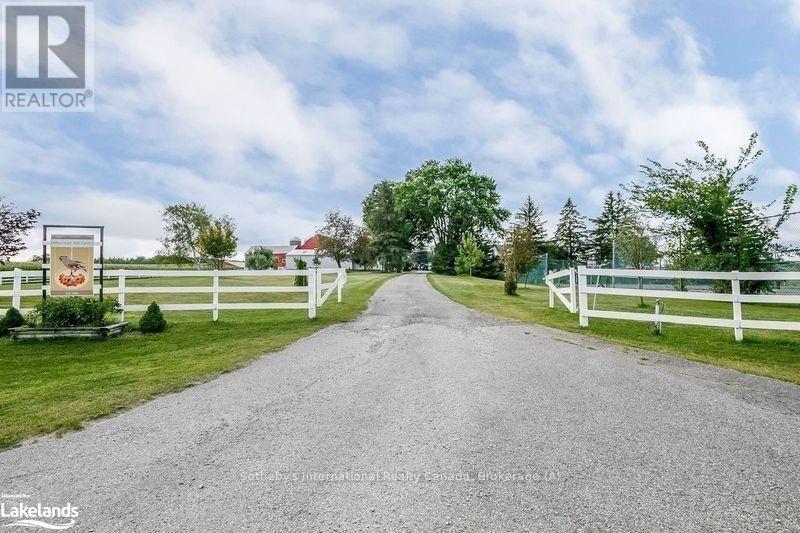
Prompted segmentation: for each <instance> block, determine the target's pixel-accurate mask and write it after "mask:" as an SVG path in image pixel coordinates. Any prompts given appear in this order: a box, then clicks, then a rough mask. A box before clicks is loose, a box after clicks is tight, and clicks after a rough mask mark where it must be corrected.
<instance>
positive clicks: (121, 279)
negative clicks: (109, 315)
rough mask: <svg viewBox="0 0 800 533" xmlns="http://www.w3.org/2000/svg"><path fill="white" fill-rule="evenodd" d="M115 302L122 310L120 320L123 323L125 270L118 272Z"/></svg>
mask: <svg viewBox="0 0 800 533" xmlns="http://www.w3.org/2000/svg"><path fill="white" fill-rule="evenodd" d="M117 291H118V292H117V301H118V302H119V306H120V307H121V308H122V313H121V316H120V320H122V321H125V270H120V271H119V278H118V281H117Z"/></svg>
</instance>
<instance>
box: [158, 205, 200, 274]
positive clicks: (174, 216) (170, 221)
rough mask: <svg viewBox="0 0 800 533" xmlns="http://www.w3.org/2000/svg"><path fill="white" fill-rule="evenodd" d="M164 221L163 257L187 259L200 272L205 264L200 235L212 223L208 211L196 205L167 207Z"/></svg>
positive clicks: (163, 215)
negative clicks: (203, 263)
mask: <svg viewBox="0 0 800 533" xmlns="http://www.w3.org/2000/svg"><path fill="white" fill-rule="evenodd" d="M161 219H162V220H163V221H164V237H163V238H162V239H161V243H162V245H163V246H164V252H163V253H162V255H171V256H175V257H185V258H186V259H189V260H191V261H192V262H194V264H195V267H196V268H197V269H198V270H199V269H200V266H201V264H202V262H203V252H202V250H201V248H200V234H201V233H202V231H203V230H204V229H205V228H207V227H208V226H209V225H210V224H211V221H212V216H211V214H209V212H208V210H207V209H206V208H205V207H204V206H202V205H200V204H196V203H194V202H193V203H189V204H175V205H170V206H167V207H166V208H165V209H164V213H163V214H162V216H161Z"/></svg>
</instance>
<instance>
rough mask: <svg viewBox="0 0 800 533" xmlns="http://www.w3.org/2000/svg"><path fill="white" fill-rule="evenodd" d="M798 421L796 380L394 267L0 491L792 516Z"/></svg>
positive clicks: (132, 505)
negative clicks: (274, 346)
mask: <svg viewBox="0 0 800 533" xmlns="http://www.w3.org/2000/svg"><path fill="white" fill-rule="evenodd" d="M798 435H800V387H798V386H796V385H792V384H789V383H784V382H779V381H775V380H770V379H767V378H761V377H756V376H747V375H743V374H739V373H736V372H732V371H728V370H724V369H719V368H715V367H710V366H706V365H701V364H697V363H692V362H689V361H684V360H680V359H676V358H672V357H669V356H664V355H658V354H652V353H645V352H638V351H635V350H624V349H622V348H619V347H616V346H613V345H609V344H605V343H602V342H600V341H597V340H594V339H589V338H586V337H582V336H580V335H573V334H568V333H564V332H561V331H557V330H551V329H549V328H545V327H540V326H534V325H523V324H517V323H512V322H508V321H504V320H499V319H496V318H493V317H490V316H486V315H482V314H478V313H475V312H473V311H471V310H469V309H467V308H465V307H463V306H460V305H458V304H455V303H453V302H451V301H450V300H448V299H447V298H445V297H444V296H442V295H441V294H439V293H438V292H436V291H435V290H434V289H433V288H432V287H430V285H429V284H428V282H427V281H426V279H425V277H424V276H423V275H405V276H400V277H398V278H395V279H392V280H389V281H388V282H387V283H386V284H385V285H384V286H383V287H382V288H381V289H379V291H378V292H377V293H376V294H375V296H374V297H373V300H372V302H371V303H370V307H369V309H368V310H367V311H366V312H365V313H364V314H363V315H361V316H360V317H359V318H358V319H357V320H355V321H353V322H350V323H346V324H339V325H336V326H332V327H330V328H327V329H325V330H322V331H320V332H318V333H316V334H315V335H312V336H310V337H307V338H305V339H303V340H301V341H299V342H297V343H295V344H293V345H291V346H289V347H288V348H286V349H285V350H283V351H281V352H278V353H274V354H270V355H268V356H266V357H263V358H261V359H259V360H258V361H256V362H255V363H254V364H252V365H250V366H248V367H246V368H244V369H241V370H238V371H236V372H232V373H229V374H226V375H224V376H221V377H220V378H219V379H216V380H214V381H212V382H209V383H205V384H202V385H199V386H197V387H193V388H191V389H188V390H185V391H182V392H180V393H176V394H172V395H168V396H164V397H160V398H157V399H155V400H153V401H151V402H149V403H147V404H145V405H142V406H139V407H137V408H134V409H132V410H130V411H128V412H125V413H122V414H120V415H119V416H115V417H112V418H109V419H106V420H103V421H101V422H98V423H96V424H92V425H91V426H90V427H89V428H87V429H86V430H84V431H81V432H77V433H72V434H69V435H66V436H65V437H63V438H60V439H44V440H42V441H40V442H35V443H30V444H26V445H24V446H22V447H19V448H16V449H12V450H8V451H6V452H2V453H0V492H2V493H4V494H6V495H15V494H27V495H30V498H29V499H27V500H25V501H26V502H27V503H29V504H35V503H37V502H40V501H41V502H42V504H44V505H65V504H66V503H67V502H70V503H71V504H73V505H75V506H77V507H78V508H79V510H80V516H79V517H78V518H77V521H76V525H75V527H74V528H72V529H71V530H70V531H90V530H93V531H178V530H180V531H233V530H249V531H252V530H264V531H266V530H295V531H296V530H314V531H320V530H376V529H380V530H399V529H409V530H451V529H452V530H458V531H461V530H470V531H472V530H538V531H542V530H564V531H606V530H613V531H641V530H676V531H708V530H751V531H792V530H798V529H800V491H798V487H800V439H798ZM2 501H3V502H5V503H6V505H7V506H8V505H9V503H12V502H14V501H18V500H13V499H11V500H9V499H6V498H4V499H3V500H2ZM7 521H8V519H0V524H4V523H6V522H7Z"/></svg>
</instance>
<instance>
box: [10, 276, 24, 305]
mask: <svg viewBox="0 0 800 533" xmlns="http://www.w3.org/2000/svg"><path fill="white" fill-rule="evenodd" d="M12 290H13V291H14V294H13V295H12V296H11V307H16V308H17V311H19V310H21V309H22V303H21V302H22V295H21V294H20V291H22V270H20V269H19V268H15V269H14V285H13V286H12Z"/></svg>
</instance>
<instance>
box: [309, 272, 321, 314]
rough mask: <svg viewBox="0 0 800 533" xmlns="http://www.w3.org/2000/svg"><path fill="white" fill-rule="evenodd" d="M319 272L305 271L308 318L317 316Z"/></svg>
mask: <svg viewBox="0 0 800 533" xmlns="http://www.w3.org/2000/svg"><path fill="white" fill-rule="evenodd" d="M318 273H319V271H318V270H317V269H314V270H311V269H309V270H306V280H308V318H316V316H317V274H318Z"/></svg>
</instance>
